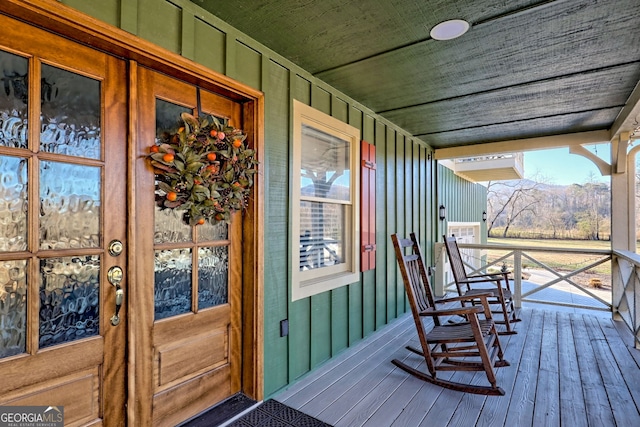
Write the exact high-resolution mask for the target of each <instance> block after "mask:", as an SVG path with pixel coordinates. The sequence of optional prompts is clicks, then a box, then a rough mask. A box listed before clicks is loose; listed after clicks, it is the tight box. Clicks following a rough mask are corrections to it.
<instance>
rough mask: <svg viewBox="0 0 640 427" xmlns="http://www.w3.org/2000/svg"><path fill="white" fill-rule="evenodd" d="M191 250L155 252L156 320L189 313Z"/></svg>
mask: <svg viewBox="0 0 640 427" xmlns="http://www.w3.org/2000/svg"><path fill="white" fill-rule="evenodd" d="M191 268H192V260H191V249H171V250H161V251H156V252H155V265H154V275H155V287H154V290H155V292H154V295H155V297H154V302H155V318H156V320H160V319H164V318H166V317H171V316H176V315H178V314H182V313H188V312H190V311H191Z"/></svg>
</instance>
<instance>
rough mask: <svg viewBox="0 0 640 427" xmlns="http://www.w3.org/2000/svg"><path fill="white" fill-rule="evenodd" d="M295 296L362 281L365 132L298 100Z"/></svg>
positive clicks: (295, 108)
mask: <svg viewBox="0 0 640 427" xmlns="http://www.w3.org/2000/svg"><path fill="white" fill-rule="evenodd" d="M293 115H294V118H293V202H292V203H293V221H292V223H293V230H292V236H293V237H292V248H293V250H292V254H293V262H292V270H293V271H292V279H293V280H292V283H293V287H292V299H293V300H294V301H295V300H297V299H301V298H305V297H308V296H311V295H315V294H318V293H320V292H324V291H327V290H330V289H335V288H337V287H340V286H344V285H347V284H349V283H353V282H356V281H358V280H359V277H360V275H359V262H360V260H359V252H358V248H359V230H358V228H359V221H358V218H359V213H360V212H359V205H358V203H359V201H358V200H359V194H360V192H359V182H360V180H359V176H358V174H359V170H360V169H359V167H358V159H359V158H360V131H359V130H358V129H356V128H354V127H353V126H349V125H348V124H346V123H344V122H341V121H340V120H338V119H336V118H333V117H331V116H328V115H326V114H324V113H322V112H320V111H318V110H315V109H313V108H311V107H309V106H307V105H305V104H302V103H301V102H298V101H295V100H294V102H293Z"/></svg>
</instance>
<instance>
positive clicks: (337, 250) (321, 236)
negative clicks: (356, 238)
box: [300, 201, 347, 271]
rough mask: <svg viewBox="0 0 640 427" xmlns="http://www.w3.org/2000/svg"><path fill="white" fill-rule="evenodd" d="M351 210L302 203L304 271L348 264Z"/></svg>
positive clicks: (329, 205)
mask: <svg viewBox="0 0 640 427" xmlns="http://www.w3.org/2000/svg"><path fill="white" fill-rule="evenodd" d="M346 210H347V206H346V205H342V204H337V203H316V202H305V201H302V202H300V230H302V231H301V234H302V235H301V236H300V270H301V271H302V270H311V269H314V268H322V267H327V266H330V265H336V264H343V263H345V259H344V254H345V250H346V247H345V245H346V241H345V234H344V233H345V224H346V218H347V216H346Z"/></svg>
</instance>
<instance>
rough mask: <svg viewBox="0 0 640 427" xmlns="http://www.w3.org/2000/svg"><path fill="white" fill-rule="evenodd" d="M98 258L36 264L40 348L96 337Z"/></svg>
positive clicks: (76, 258)
mask: <svg viewBox="0 0 640 427" xmlns="http://www.w3.org/2000/svg"><path fill="white" fill-rule="evenodd" d="M99 307H100V257H99V256H97V255H93V256H81V257H64V258H48V259H42V260H40V347H41V348H42V347H49V346H51V345H55V344H59V343H64V342H69V341H74V340H78V339H81V338H86V337H90V336H93V335H98V334H99V333H100V319H99V316H98V312H99Z"/></svg>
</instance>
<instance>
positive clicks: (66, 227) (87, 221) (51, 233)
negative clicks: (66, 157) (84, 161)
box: [40, 162, 101, 249]
mask: <svg viewBox="0 0 640 427" xmlns="http://www.w3.org/2000/svg"><path fill="white" fill-rule="evenodd" d="M100 187H101V185H100V168H98V167H93V166H81V165H72V164H67V163H58V162H41V163H40V247H41V248H42V249H68V248H95V247H98V246H99V244H100V234H99V233H100Z"/></svg>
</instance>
